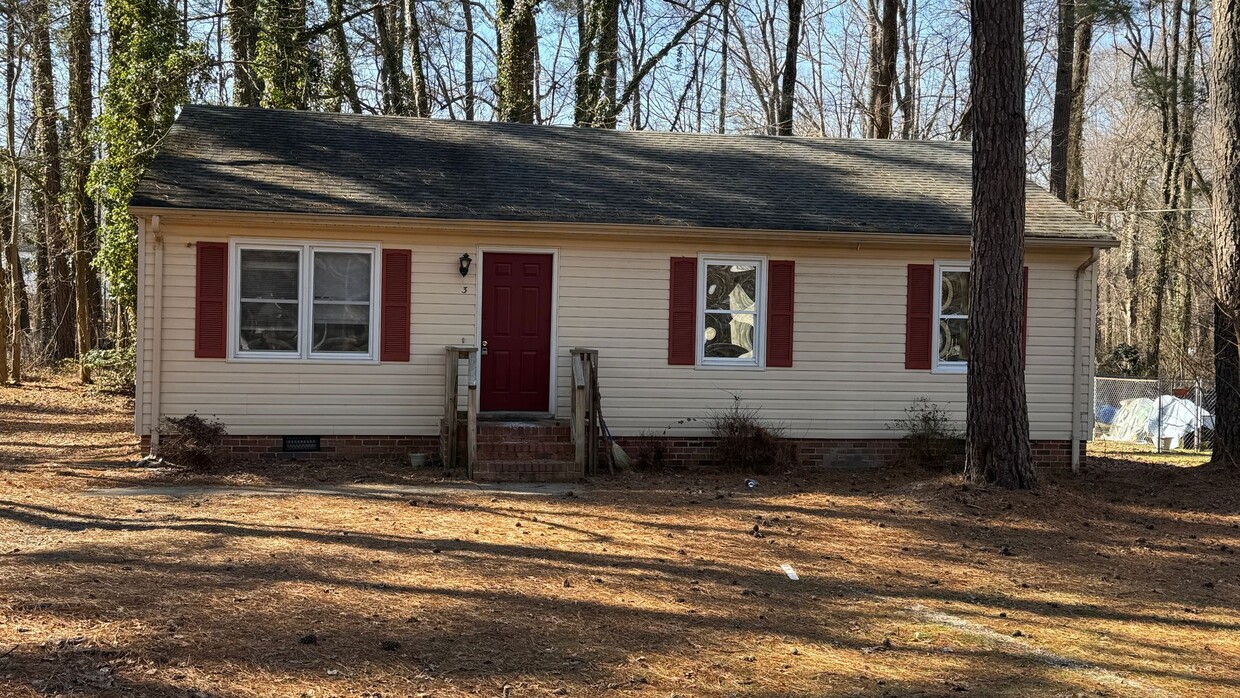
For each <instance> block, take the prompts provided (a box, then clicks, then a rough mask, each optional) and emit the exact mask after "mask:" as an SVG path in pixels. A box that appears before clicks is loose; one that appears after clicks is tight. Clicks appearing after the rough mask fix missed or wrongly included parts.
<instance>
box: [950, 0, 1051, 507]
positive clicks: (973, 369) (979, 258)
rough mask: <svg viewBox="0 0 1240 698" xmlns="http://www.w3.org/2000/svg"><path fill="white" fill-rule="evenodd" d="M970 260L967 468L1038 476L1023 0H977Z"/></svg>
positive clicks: (1015, 480) (977, 476) (1024, 478)
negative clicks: (1032, 413) (1029, 307)
mask: <svg viewBox="0 0 1240 698" xmlns="http://www.w3.org/2000/svg"><path fill="white" fill-rule="evenodd" d="M970 4H971V7H972V20H973V21H972V25H973V46H972V76H973V77H972V82H973V89H972V94H973V133H974V135H973V259H972V266H971V268H970V269H971V273H970V279H969V293H970V299H971V300H970V308H969V375H968V412H967V420H968V424H967V429H966V438H965V474H966V476H967V477H968V478H969V479H970V480H972V481H974V482H985V483H993V484H997V485H1000V486H1003V487H1007V488H1010V489H1017V488H1020V489H1026V488H1031V487H1034V486H1035V485H1036V484H1037V475H1036V473H1035V472H1034V469H1033V461H1032V456H1031V454H1030V450H1029V416H1028V411H1027V407H1026V404H1025V357H1024V352H1023V349H1022V337H1023V334H1024V328H1023V319H1024V308H1023V297H1024V282H1023V276H1024V275H1023V267H1024V256H1025V239H1024V233H1025V177H1026V175H1025V128H1026V126H1025V50H1024V39H1023V36H1024V33H1023V32H1024V8H1023V5H1022V2H1021V0H972V2H971V3H970Z"/></svg>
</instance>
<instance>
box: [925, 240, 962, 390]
mask: <svg viewBox="0 0 1240 698" xmlns="http://www.w3.org/2000/svg"><path fill="white" fill-rule="evenodd" d="M934 277H935V282H934V289H935V290H934V296H935V303H934V307H935V323H934V324H935V328H936V330H935V333H934V334H935V338H936V341H935V347H936V350H935V352H934V354H933V356H934V361H935V368H936V369H940V370H944V371H964V370H967V368H968V365H969V265H967V264H962V263H946V262H940V263H939V264H936V265H935V273H934Z"/></svg>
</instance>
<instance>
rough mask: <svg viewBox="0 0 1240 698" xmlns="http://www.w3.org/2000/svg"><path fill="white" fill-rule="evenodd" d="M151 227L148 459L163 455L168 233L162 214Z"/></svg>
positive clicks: (152, 217)
mask: <svg viewBox="0 0 1240 698" xmlns="http://www.w3.org/2000/svg"><path fill="white" fill-rule="evenodd" d="M147 230H148V231H149V232H150V233H151V235H152V241H153V243H154V245H155V269H154V273H155V278H154V280H153V282H152V288H153V292H152V293H151V347H152V351H151V423H150V424H149V425H148V428H149V429H150V430H151V452H150V454H149V455H148V456H147V458H150V459H155V458H158V457H159V422H160V420H159V415H160V404H159V403H160V399H159V398H160V394H161V392H162V390H161V383H162V381H161V380H160V378H161V374H160V365H161V364H162V363H163V355H164V344H163V338H164V235H163V233H162V232H161V231H160V229H159V216H151V224H150V225H149V226H147Z"/></svg>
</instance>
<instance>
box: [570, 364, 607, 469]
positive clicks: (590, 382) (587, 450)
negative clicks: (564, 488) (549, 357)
mask: <svg viewBox="0 0 1240 698" xmlns="http://www.w3.org/2000/svg"><path fill="white" fill-rule="evenodd" d="M569 356H570V357H571V363H572V369H573V394H572V401H571V402H572V434H573V446H574V451H575V456H576V458H575V460H576V462H577V468H578V469H579V473H580V474H581V475H582V476H585V475H589V474H592V473H594V472H596V471H597V469H598V437H599V426H600V422H599V404H598V403H599V390H598V350H597V349H581V348H577V349H572V350H571V351H570V352H569Z"/></svg>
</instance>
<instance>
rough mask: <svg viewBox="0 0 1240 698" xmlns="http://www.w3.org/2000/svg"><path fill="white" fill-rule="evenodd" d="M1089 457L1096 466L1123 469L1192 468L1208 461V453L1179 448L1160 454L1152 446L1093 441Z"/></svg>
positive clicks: (1125, 442) (1090, 445) (1124, 442)
mask: <svg viewBox="0 0 1240 698" xmlns="http://www.w3.org/2000/svg"><path fill="white" fill-rule="evenodd" d="M1089 455H1090V457H1091V458H1092V459H1094V461H1095V462H1096V464H1098V465H1111V464H1110V463H1108V462H1106V461H1116V462H1115V465H1116V466H1118V467H1120V468H1123V469H1127V468H1130V467H1131V464H1133V463H1143V464H1150V465H1170V466H1177V467H1181V468H1192V467H1196V466H1198V465H1204V464H1205V462H1206V461H1208V460H1210V452H1209V451H1196V450H1193V449H1188V448H1181V449H1176V450H1174V451H1166V450H1164V451H1162V452H1161V453H1160V452H1158V451H1156V450H1155V449H1154V446H1153V444H1134V443H1128V442H1127V441H1102V440H1098V441H1094V442H1092V443H1090V444H1089Z"/></svg>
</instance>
